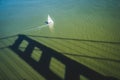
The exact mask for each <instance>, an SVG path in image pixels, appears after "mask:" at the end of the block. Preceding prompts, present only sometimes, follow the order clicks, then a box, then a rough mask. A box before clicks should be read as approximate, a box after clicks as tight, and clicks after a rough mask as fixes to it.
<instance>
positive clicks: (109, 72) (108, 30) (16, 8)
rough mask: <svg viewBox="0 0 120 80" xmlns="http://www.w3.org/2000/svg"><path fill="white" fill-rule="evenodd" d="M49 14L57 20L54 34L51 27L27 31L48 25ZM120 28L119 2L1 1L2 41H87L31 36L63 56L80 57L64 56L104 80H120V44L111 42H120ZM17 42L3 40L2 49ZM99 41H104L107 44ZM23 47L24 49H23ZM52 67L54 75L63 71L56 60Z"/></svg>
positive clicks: (0, 28) (95, 0) (83, 0)
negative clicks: (107, 79)
mask: <svg viewBox="0 0 120 80" xmlns="http://www.w3.org/2000/svg"><path fill="white" fill-rule="evenodd" d="M48 14H49V15H50V16H51V17H52V19H53V20H54V23H55V25H54V28H55V29H54V32H50V30H49V28H48V27H44V28H42V29H37V28H35V29H34V30H30V31H29V30H28V29H31V28H33V27H37V26H42V25H45V21H46V20H47V16H48ZM119 26H120V1H119V0H34V1H33V0H26V1H25V0H19V1H18V0H1V1H0V37H5V36H10V35H14V34H17V33H21V34H26V35H36V36H49V37H50V36H52V37H62V38H74V39H82V40H88V41H69V40H61V39H48V38H47V39H46V38H41V37H31V36H29V37H31V38H32V39H34V40H37V41H39V42H41V43H43V44H44V45H46V46H48V47H50V48H52V49H54V50H57V51H59V52H61V53H63V54H64V53H71V54H75V55H76V54H77V55H81V56H77V57H76V56H70V55H66V54H64V55H65V56H67V57H69V58H71V59H73V60H75V61H77V62H79V63H81V64H84V65H85V66H87V67H89V68H90V69H93V70H95V71H97V72H99V73H101V74H103V75H105V76H113V77H116V78H118V79H120V72H119V70H120V64H119V63H120V59H119V58H120V54H119V53H120V44H114V43H109V42H120V27H119ZM26 30H28V31H26ZM25 31H26V32H25ZM14 40H15V39H10V40H7V39H6V40H1V43H0V44H1V45H0V46H1V47H3V46H5V45H7V46H8V45H10V44H12V43H13V42H14ZM89 40H96V41H98V42H90V41H89ZM99 41H105V42H106V43H102V42H99ZM22 47H25V46H24V45H23V46H22ZM4 51H6V50H4ZM4 51H2V50H1V53H4ZM6 53H11V52H10V51H9V52H6ZM35 53H36V52H35ZM9 55H10V54H9ZM37 56H38V55H37V54H35V55H34V56H33V58H34V57H36V59H35V60H37ZM83 56H84V57H83ZM85 56H88V57H89V58H88V57H85ZM90 57H96V58H98V59H94V58H90ZM51 66H52V67H51ZM51 66H50V68H51V69H53V71H54V72H55V73H57V71H60V70H61V69H59V65H58V63H57V61H54V60H53V63H51ZM62 67H63V68H64V66H62ZM3 68H4V67H3ZM63 73H64V72H63V70H61V71H60V72H58V75H60V76H61V77H64V74H63ZM83 78H84V77H83ZM83 80H84V79H83Z"/></svg>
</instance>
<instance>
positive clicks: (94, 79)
mask: <svg viewBox="0 0 120 80" xmlns="http://www.w3.org/2000/svg"><path fill="white" fill-rule="evenodd" d="M23 40H25V41H27V42H28V45H27V47H26V48H25V50H24V51H22V50H20V49H19V47H20V45H21V44H22V41H23ZM35 47H37V48H39V49H40V50H41V51H42V55H41V57H40V60H39V61H35V60H34V59H33V58H32V57H31V55H32V53H33V50H34V48H35ZM9 48H10V49H11V50H12V51H14V52H15V53H16V54H17V55H19V56H20V58H22V59H23V60H25V61H26V63H28V64H29V65H30V66H32V67H33V68H34V69H35V70H36V71H37V72H38V73H40V75H42V76H43V77H44V78H45V79H46V80H80V75H83V76H84V77H86V78H87V79H88V80H118V79H116V78H114V77H109V76H104V75H102V74H100V73H98V72H96V71H94V70H92V69H90V68H89V67H87V66H85V65H83V64H80V63H78V62H76V61H74V60H72V59H70V58H68V57H66V56H64V55H62V54H61V53H59V52H57V51H55V50H53V49H51V48H49V47H47V46H45V45H44V44H41V43H39V42H37V41H35V40H33V39H31V38H29V37H27V36H26V35H18V39H16V41H15V42H14V43H13V45H11V46H9ZM51 58H55V59H57V60H58V61H59V62H61V63H62V64H64V65H65V75H64V79H62V78H61V77H60V76H58V75H57V74H55V73H54V72H53V71H52V70H51V69H50V62H51ZM58 68H59V67H58Z"/></svg>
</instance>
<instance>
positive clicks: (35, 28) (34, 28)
mask: <svg viewBox="0 0 120 80" xmlns="http://www.w3.org/2000/svg"><path fill="white" fill-rule="evenodd" d="M44 27H48V25H47V24H46V25H42V26H38V27H33V28H30V29H27V30H24V31H22V32H28V31H33V30H40V29H42V28H44Z"/></svg>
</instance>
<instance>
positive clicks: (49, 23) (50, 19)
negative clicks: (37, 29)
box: [47, 14, 54, 32]
mask: <svg viewBox="0 0 120 80" xmlns="http://www.w3.org/2000/svg"><path fill="white" fill-rule="evenodd" d="M47 24H48V26H49V29H50V31H51V32H53V31H54V21H53V20H52V18H51V17H50V15H49V14H48V20H47Z"/></svg>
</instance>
